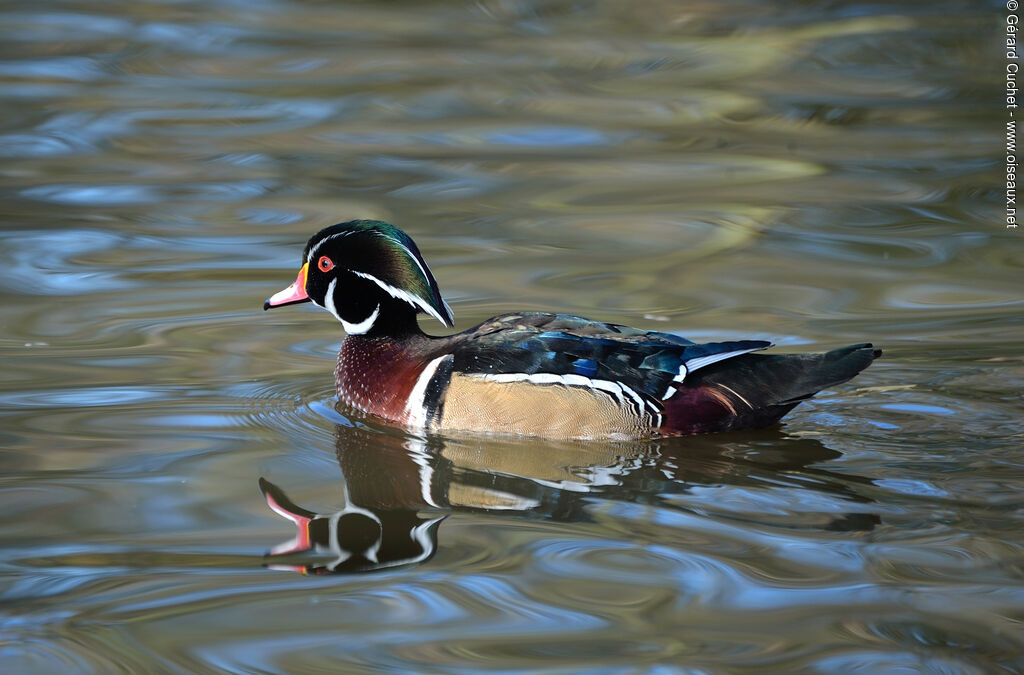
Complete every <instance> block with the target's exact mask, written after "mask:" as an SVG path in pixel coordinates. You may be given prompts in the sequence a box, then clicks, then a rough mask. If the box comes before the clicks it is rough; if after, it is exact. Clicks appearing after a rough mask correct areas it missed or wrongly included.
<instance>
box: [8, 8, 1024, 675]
mask: <svg viewBox="0 0 1024 675" xmlns="http://www.w3.org/2000/svg"><path fill="white" fill-rule="evenodd" d="M1002 11H1003V10H1001V9H1000V7H999V6H998V5H996V4H991V3H989V4H984V3H983V4H978V3H968V2H952V1H949V2H941V1H940V2H930V3H910V2H907V3H890V4H875V5H872V4H863V3H856V2H826V3H816V4H812V3H803V2H781V3H766V2H765V3H762V2H752V1H749V0H747V1H744V0H735V1H732V0H730V1H727V2H717V3H696V4H695V3H682V4H681V3H675V2H645V3H640V4H636V3H613V2H585V3H567V2H497V1H490V0H483V1H481V2H476V3H470V2H462V3H459V2H437V3H400V2H396V3H387V4H379V3H318V2H290V3H285V2H276V1H273V0H268V1H264V2H257V3H245V4H244V6H243V4H239V3H232V2H226V1H224V2H204V3H190V2H181V3H156V2H153V3H150V2H137V3H126V2H108V3H81V2H70V1H64V0H57V1H55V2H49V3H45V4H41V5H21V6H17V7H16V6H14V5H8V6H6V7H4V8H3V9H2V10H0V25H2V26H3V28H2V29H0V30H2V32H3V36H4V39H3V40H0V101H2V105H3V111H4V115H3V116H2V118H0V119H2V121H0V238H2V242H0V303H2V306H0V310H2V312H3V316H4V320H3V322H2V329H0V349H2V351H3V355H4V368H3V369H2V377H0V415H2V416H3V417H2V420H3V421H2V426H0V442H2V447H3V452H2V453H0V481H2V482H0V503H2V506H3V511H4V514H5V517H4V518H3V520H2V522H0V546H2V549H3V550H2V553H3V555H2V562H0V668H2V669H3V670H4V671H5V672H17V673H21V672H25V673H37V672H38V673H49V672H53V673H66V672H94V673H108V672H123V671H127V672H181V673H206V672H209V673H213V672H217V673H222V672H240V673H241V672H245V673H249V672H296V673H299V672H324V671H332V672H341V671H343V672H353V673H359V672H366V673H369V672H396V673H405V672H431V673H434V672H436V673H442V672H443V673H480V672H526V671H543V672H580V671H591V672H605V673H620V672H622V673H626V672H629V673H636V672H650V673H655V672H657V673H667V672H702V673H703V672H708V673H712V672H713V673H725V672H746V671H755V670H760V671H769V672H828V673H848V672H854V671H860V672H872V673H874V672H950V673H953V672H955V673H989V672H1016V671H1019V670H1020V669H1021V668H1022V667H1024V659H1022V656H1021V654H1022V650H1024V637H1022V636H1024V627H1022V620H1024V611H1022V608H1024V580H1022V564H1024V555H1022V548H1024V547H1022V544H1024V538H1022V536H1021V530H1022V526H1024V500H1022V497H1021V495H1022V494H1024V493H1022V487H1024V451H1022V450H1021V445H1022V444H1021V438H1022V435H1024V425H1022V423H1021V421H1020V420H1021V401H1020V392H1021V390H1022V387H1024V365H1022V359H1021V350H1020V346H1019V345H1020V335H1021V324H1022V322H1021V317H1022V306H1021V302H1020V291H1021V284H1020V278H1021V271H1022V268H1024V249H1022V247H1021V244H1020V239H1019V237H1018V236H1017V235H1016V234H1014V233H1012V232H1009V233H1008V232H1006V231H1004V230H1003V229H1002V226H1001V218H1000V216H1001V213H1000V211H1001V209H1000V207H1001V203H1000V200H1001V195H1000V194H999V193H997V191H996V186H997V185H998V184H999V182H1000V178H999V173H1000V170H999V166H998V165H999V163H1000V162H1001V160H1002V157H1001V152H1000V151H999V147H998V146H999V145H1000V143H1001V138H1000V136H1001V133H1000V129H999V127H1000V125H1001V124H1002V123H1003V120H1002V118H1001V114H1002V111H1001V110H1000V109H998V108H997V107H996V103H994V102H995V101H997V100H998V96H997V94H998V91H999V88H1000V86H1001V84H1000V82H1001V75H1000V73H1001V71H1000V69H999V64H1000V59H1001V54H1000V53H999V52H1000V50H999V41H1000V33H999V28H998V27H999V26H1000V25H1001V23H1002V21H1003V18H1002V14H1000V12H1002ZM355 217H373V218H382V219H385V220H390V221H392V222H395V223H398V224H399V225H401V226H402V227H404V228H405V229H406V230H408V231H409V232H410V233H411V234H412V235H413V236H414V237H415V239H416V240H417V242H418V244H419V246H420V248H421V249H422V250H423V251H424V254H425V256H426V257H427V260H428V261H429V262H430V264H431V266H432V269H433V271H434V273H435V274H436V276H437V277H438V280H439V283H440V285H441V288H442V291H443V292H444V293H445V295H446V297H447V299H448V301H449V303H450V304H451V306H452V308H453V309H454V311H455V314H456V319H457V328H459V329H465V328H468V327H470V326H472V325H474V324H475V323H477V322H479V321H481V320H483V319H486V318H488V317H489V316H491V315H493V314H496V313H498V312H501V311H508V310H519V309H538V310H549V311H562V312H568V313H575V314H581V315H584V316H591V317H594V318H600V319H604V320H609V321H617V322H622V323H627V324H631V325H637V326H644V327H647V328H653V329H659V330H668V331H673V332H677V333H680V334H682V335H685V336H687V337H690V338H691V339H698V340H699V339H708V340H711V339H728V338H739V337H751V338H766V339H772V340H774V341H775V342H776V343H777V344H779V345H780V348H782V349H787V350H791V351H811V350H824V349H828V348H832V347H836V346H841V345H844V344H848V343H852V342H860V341H865V340H870V341H873V342H874V343H876V344H878V345H880V346H882V347H883V348H884V349H885V351H886V353H885V357H884V358H883V359H882V360H880V361H879V362H877V363H876V364H875V365H874V366H872V368H870V369H869V370H868V371H866V372H865V373H863V374H862V375H861V376H859V377H858V378H857V379H856V380H854V381H853V382H851V383H849V384H847V385H844V386H842V387H839V388H836V389H835V390H830V391H826V392H823V394H822V395H821V396H819V397H818V398H817V399H815V400H814V401H813V402H812V403H809V404H806V405H803V406H801V407H800V408H798V409H797V410H796V411H795V412H794V413H792V414H791V415H790V416H789V417H788V418H787V419H786V421H785V423H784V424H783V425H781V426H780V427H778V428H775V429H769V430H765V431H761V432H751V433H743V434H729V435H720V436H708V437H701V438H691V439H671V440H666V441H658V442H651V443H586V444H580V443H551V442H547V441H542V440H516V439H467V438H420V437H416V436H413V435H409V434H406V433H403V432H401V431H400V430H395V429H389V428H387V427H386V426H382V425H380V424H379V423H376V422H374V421H373V420H367V419H363V418H360V417H358V416H355V415H352V414H351V413H349V412H348V411H344V410H341V411H338V410H335V401H334V397H333V390H332V386H333V384H332V377H331V370H332V367H333V360H334V354H335V352H336V349H337V346H338V343H339V342H340V339H341V337H342V334H341V330H340V327H339V326H338V325H337V322H335V321H333V319H331V318H330V317H329V316H328V315H327V314H324V313H317V312H316V311H315V310H314V309H313V308H309V307H299V308H288V309H282V310H278V311H275V312H268V313H263V312H262V311H261V310H260V307H261V304H262V302H263V300H264V298H266V297H267V296H268V295H270V294H271V293H273V292H274V291H276V290H278V289H280V288H281V287H283V286H284V285H286V284H287V283H289V282H290V281H291V280H292V279H294V274H295V269H296V267H297V265H298V257H299V253H300V252H301V247H302V244H303V242H304V241H305V240H306V238H307V237H308V236H309V235H310V234H311V233H312V232H313V231H315V230H316V229H318V228H320V227H322V226H324V225H328V224H331V223H333V222H337V221H340V220H344V219H349V218H355ZM424 327H425V328H426V329H428V330H431V331H437V332H439V331H440V328H441V327H440V326H438V325H436V324H433V325H431V324H429V322H426V321H425V322H424ZM261 479H263V481H261ZM264 493H265V494H264ZM268 500H269V501H268ZM271 505H272V506H273V507H274V508H270V506H271ZM282 516H283V517H282ZM304 518H306V519H312V520H313V521H314V526H312V527H311V528H310V532H311V533H312V534H313V536H312V538H311V540H309V541H303V540H302V539H301V538H300V539H298V540H292V537H294V536H295V535H296V531H297V530H296V527H295V526H294V525H293V524H292V523H291V522H289V519H290V520H299V521H300V522H302V519H304Z"/></svg>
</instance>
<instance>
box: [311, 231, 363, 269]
mask: <svg viewBox="0 0 1024 675" xmlns="http://www.w3.org/2000/svg"><path fill="white" fill-rule="evenodd" d="M350 234H353V232H352V231H348V232H337V233H335V234H332V235H331V236H329V237H324V238H323V239H321V240H320V241H318V242H317V244H316V246H314V247H313V248H311V249H310V250H309V255H308V256H306V262H308V263H311V262H313V258H315V257H316V252H317V251H319V250H320V247H321V246H323V245H324V244H326V243H327V242H329V241H330V240H331V239H337V238H338V237H347V236H348V235H350Z"/></svg>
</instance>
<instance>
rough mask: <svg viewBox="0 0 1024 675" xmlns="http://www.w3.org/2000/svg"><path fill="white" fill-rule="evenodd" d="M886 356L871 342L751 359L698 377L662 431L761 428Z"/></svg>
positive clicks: (672, 403)
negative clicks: (806, 352) (808, 352)
mask: <svg viewBox="0 0 1024 675" xmlns="http://www.w3.org/2000/svg"><path fill="white" fill-rule="evenodd" d="M881 354H882V351H881V350H880V349H875V348H874V346H873V345H871V344H870V343H862V344H856V345H850V346H849V347H841V348H840V349H834V350H832V351H830V352H826V353H823V354H763V355H762V354H746V355H744V356H739V357H736V358H733V359H729V360H727V361H723V362H721V363H716V364H713V365H711V366H708V367H707V368H704V369H701V370H699V371H697V372H696V373H693V374H692V375H691V376H690V377H688V378H687V379H686V382H685V383H684V385H683V386H682V387H681V388H680V389H679V391H678V392H677V393H676V394H675V395H674V396H673V397H672V398H671V399H669V400H668V401H666V402H665V423H664V425H663V427H662V430H663V431H664V432H666V433H670V434H673V433H674V434H694V433H708V432H714V431H731V430H735V429H757V428H760V427H765V426H768V425H770V424H774V423H775V422H777V421H779V419H780V418H782V416H783V415H785V414H786V413H788V412H789V411H790V410H792V409H793V408H794V407H796V406H797V405H798V404H799V403H800V402H801V401H805V400H807V399H809V398H810V397H812V396H814V395H815V394H816V393H818V392H819V391H821V390H822V389H826V388H828V387H833V386H835V385H837V384H842V383H843V382H846V381H847V380H849V379H850V378H852V377H853V376H855V375H856V374H857V373H859V372H860V371H862V370H864V369H865V368H867V367H868V366H869V365H871V362H872V361H874V360H875V359H876V358H878V357H879V356H881Z"/></svg>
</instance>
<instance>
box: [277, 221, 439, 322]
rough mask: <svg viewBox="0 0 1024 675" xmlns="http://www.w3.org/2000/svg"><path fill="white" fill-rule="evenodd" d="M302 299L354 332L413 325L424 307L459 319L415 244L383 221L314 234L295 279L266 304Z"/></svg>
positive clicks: (279, 304)
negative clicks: (442, 294) (320, 308)
mask: <svg viewBox="0 0 1024 675" xmlns="http://www.w3.org/2000/svg"><path fill="white" fill-rule="evenodd" d="M300 302H313V303H314V304H316V305H319V306H320V307H323V308H324V309H326V310H327V311H329V312H330V313H331V314H333V315H334V316H335V318H337V319H338V321H340V322H341V325H342V326H343V327H344V328H345V332H346V333H348V334H349V335H364V334H368V333H388V332H400V331H401V330H409V329H413V328H414V327H415V326H416V314H418V313H419V312H426V313H427V314H429V315H430V316H432V317H434V318H435V319H437V320H438V321H440V322H441V323H443V324H444V325H446V326H448V327H451V326H453V325H454V323H455V322H454V318H453V316H452V310H451V309H450V308H449V307H448V304H447V303H446V302H445V301H444V298H442V297H441V292H440V290H438V288H437V281H435V280H434V275H433V274H431V273H430V269H429V268H428V267H427V264H426V262H424V261H423V256H421V255H420V252H419V249H418V248H416V244H415V243H414V242H413V240H412V239H411V238H410V237H409V235H407V234H406V233H405V232H403V231H402V230H400V229H398V228H397V227H395V226H394V225H391V224H390V223H385V222H383V221H380V220H350V221H348V222H345V223H339V224H337V225H332V226H330V227H327V228H324V229H323V230H320V231H319V232H317V233H316V234H314V235H313V236H312V237H311V238H310V240H309V242H308V243H307V244H306V248H305V250H304V251H303V252H302V266H301V267H300V268H299V276H298V278H297V279H296V280H295V283H293V284H292V285H291V286H289V287H288V288H286V289H284V290H283V291H280V292H279V293H275V294H274V295H272V296H270V298H268V299H267V301H266V302H265V303H264V304H263V309H265V310H266V309H270V308H271V307H283V306H284V305H293V304H296V303H300Z"/></svg>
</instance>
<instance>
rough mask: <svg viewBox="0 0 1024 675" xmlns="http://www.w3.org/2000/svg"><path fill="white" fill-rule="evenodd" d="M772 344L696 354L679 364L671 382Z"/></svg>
mask: <svg viewBox="0 0 1024 675" xmlns="http://www.w3.org/2000/svg"><path fill="white" fill-rule="evenodd" d="M771 346H772V345H770V344H769V345H765V346H764V347H754V348H753V349H737V350H736V351H734V352H722V353H721V354H711V355H709V356H698V357H697V358H695V359H690V360H688V361H686V362H685V363H680V364H679V374H678V375H676V376H675V377H673V378H672V381H673V382H682V381H683V380H685V379H686V376H687V374H689V373H692V372H693V371H695V370H697V369H698V368H704V367H705V366H710V365H711V364H712V363H718V362H719V361H724V360H725V359H731V358H733V357H734V356H740V355H742V354H749V353H750V352H757V351H761V350H762V349H768V347H771Z"/></svg>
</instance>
